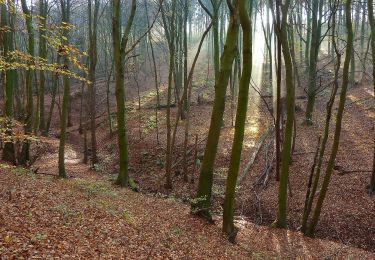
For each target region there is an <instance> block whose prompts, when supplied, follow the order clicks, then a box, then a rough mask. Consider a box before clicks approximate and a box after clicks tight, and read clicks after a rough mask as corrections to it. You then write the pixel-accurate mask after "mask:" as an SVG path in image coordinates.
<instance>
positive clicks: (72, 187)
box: [0, 139, 375, 259]
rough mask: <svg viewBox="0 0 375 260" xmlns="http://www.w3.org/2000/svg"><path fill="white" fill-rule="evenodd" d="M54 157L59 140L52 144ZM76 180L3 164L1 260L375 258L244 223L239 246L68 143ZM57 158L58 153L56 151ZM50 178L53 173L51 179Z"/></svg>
mask: <svg viewBox="0 0 375 260" xmlns="http://www.w3.org/2000/svg"><path fill="white" fill-rule="evenodd" d="M44 141H45V142H49V144H50V146H49V147H50V149H51V150H50V152H53V151H55V152H57V147H58V141H56V140H51V139H46V140H44ZM67 150H68V152H67V156H66V160H67V170H68V172H69V176H70V178H68V179H65V180H61V179H58V178H56V177H57V176H56V175H54V174H53V173H56V171H57V168H56V162H57V161H56V160H57V157H56V156H50V157H48V158H44V160H43V161H44V164H45V165H46V166H49V167H51V168H50V170H51V171H50V172H48V173H46V172H41V171H40V172H38V174H35V173H34V172H33V171H31V170H26V169H24V168H17V167H11V166H7V165H5V164H1V168H0V172H1V174H0V187H1V189H0V203H1V208H0V258H1V259H29V258H42V259H51V258H55V257H58V258H63V259H75V258H89V259H99V258H101V259H102V258H104V259H110V258H117V259H119V258H127V259H273V258H274V259H279V258H282V259H295V258H303V259H307V258H309V259H316V258H319V259H333V258H336V259H337V258H338V259H340V258H356V259H374V257H375V254H373V253H371V252H366V251H363V250H360V249H357V248H353V247H349V246H345V245H343V244H339V243H335V242H331V241H328V240H321V239H311V238H307V237H304V236H302V235H301V234H300V233H297V232H292V231H288V230H280V229H272V228H269V227H262V226H258V225H255V224H252V223H250V222H244V221H241V220H237V221H236V223H237V225H239V226H240V227H241V229H240V232H239V235H238V240H237V244H235V245H233V244H231V243H229V242H227V241H226V239H225V238H224V237H223V236H222V234H221V231H220V219H217V221H216V225H210V224H207V223H206V222H205V221H203V220H201V219H199V218H196V217H194V216H192V215H191V214H190V212H189V206H188V205H184V204H182V203H180V202H179V201H177V200H175V199H173V198H170V197H167V198H166V197H163V196H156V195H151V194H142V193H136V192H133V191H131V190H129V189H121V188H118V187H116V186H114V185H112V183H111V182H110V181H109V180H108V176H107V175H103V174H98V173H97V172H95V171H92V170H91V169H90V168H89V167H88V166H87V165H84V164H82V163H81V162H80V160H79V158H77V157H76V154H75V153H74V149H72V147H71V146H68V149H67ZM52 154H55V155H56V153H52ZM47 174H52V176H51V175H47Z"/></svg>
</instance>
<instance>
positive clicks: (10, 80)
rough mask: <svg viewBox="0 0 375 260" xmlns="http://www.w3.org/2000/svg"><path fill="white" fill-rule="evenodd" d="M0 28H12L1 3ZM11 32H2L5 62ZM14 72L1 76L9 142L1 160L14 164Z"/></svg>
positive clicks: (9, 46)
mask: <svg viewBox="0 0 375 260" xmlns="http://www.w3.org/2000/svg"><path fill="white" fill-rule="evenodd" d="M0 8H1V27H3V28H4V27H6V26H10V27H11V28H13V26H12V24H10V22H9V13H8V10H7V6H6V4H5V3H2V4H1V6H0ZM13 32H14V30H10V31H7V32H2V33H1V37H2V44H3V48H4V49H3V50H4V56H5V57H6V61H8V54H9V52H12V51H13V50H14V45H13ZM16 73H17V71H16V70H7V71H6V72H5V73H4V74H3V75H5V81H4V80H3V82H4V83H5V85H4V92H5V93H4V94H5V95H4V97H5V111H4V112H5V117H6V124H5V127H6V129H7V131H6V135H7V136H9V138H10V140H7V142H5V144H4V149H3V160H4V161H6V162H10V163H15V154H14V144H13V139H12V120H13V90H14V84H15V79H16Z"/></svg>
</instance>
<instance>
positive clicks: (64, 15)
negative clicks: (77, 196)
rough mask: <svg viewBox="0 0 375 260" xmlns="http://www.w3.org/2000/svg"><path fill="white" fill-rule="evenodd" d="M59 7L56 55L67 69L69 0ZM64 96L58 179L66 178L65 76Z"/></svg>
mask: <svg viewBox="0 0 375 260" xmlns="http://www.w3.org/2000/svg"><path fill="white" fill-rule="evenodd" d="M60 6H61V23H62V25H63V27H64V28H63V41H62V43H63V45H62V46H61V49H60V50H59V53H58V55H61V56H63V57H64V68H65V69H66V70H68V69H69V57H68V50H67V48H68V45H69V26H68V25H69V23H70V8H71V3H70V0H60ZM63 81H64V94H63V101H62V107H61V118H60V144H59V177H60V178H66V171H65V142H66V128H67V123H68V113H69V111H68V109H69V108H68V106H69V103H70V101H69V100H70V79H69V77H68V76H67V75H65V76H64V80H63Z"/></svg>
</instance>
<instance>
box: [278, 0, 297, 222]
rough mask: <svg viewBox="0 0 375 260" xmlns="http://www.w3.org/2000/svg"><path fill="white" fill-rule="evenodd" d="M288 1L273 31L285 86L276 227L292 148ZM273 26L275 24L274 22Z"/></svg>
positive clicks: (282, 215) (283, 208) (283, 211)
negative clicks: (276, 39) (277, 43)
mask: <svg viewBox="0 0 375 260" xmlns="http://www.w3.org/2000/svg"><path fill="white" fill-rule="evenodd" d="M289 6H290V1H289V0H287V1H285V3H284V5H282V7H281V9H282V12H281V13H282V20H281V29H280V30H278V29H276V30H275V32H276V34H277V37H278V38H279V39H280V41H281V45H282V49H283V57H284V63H285V86H286V114H287V118H286V123H285V133H284V138H283V140H284V141H283V150H282V153H281V172H280V183H279V199H278V213H277V219H276V221H275V226H276V227H281V228H284V227H286V224H287V223H286V222H287V193H288V178H289V162H290V153H291V148H292V136H293V123H294V112H295V111H294V110H295V108H294V99H295V86H294V77H293V63H292V58H291V53H290V47H289V42H288V24H287V21H288V20H287V18H288V12H289ZM275 28H277V27H276V24H275Z"/></svg>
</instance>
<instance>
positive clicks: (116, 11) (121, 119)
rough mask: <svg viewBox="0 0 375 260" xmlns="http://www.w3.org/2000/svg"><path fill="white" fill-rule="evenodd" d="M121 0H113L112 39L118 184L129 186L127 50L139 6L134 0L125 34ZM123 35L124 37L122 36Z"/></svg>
mask: <svg viewBox="0 0 375 260" xmlns="http://www.w3.org/2000/svg"><path fill="white" fill-rule="evenodd" d="M120 3H121V1H120V0H112V39H113V53H114V54H113V58H114V64H115V78H116V101H117V132H118V144H119V152H120V162H119V163H120V172H119V174H118V177H117V180H116V184H118V185H120V186H121V187H124V186H127V185H128V183H129V175H128V162H129V158H128V157H129V156H128V140H127V135H126V119H125V116H126V113H125V87H124V84H125V78H124V76H125V75H124V73H125V67H124V65H125V64H124V63H125V52H126V47H127V43H128V39H129V35H130V31H131V27H132V24H133V21H134V16H135V11H136V7H137V1H136V0H132V7H131V10H130V16H129V18H128V20H127V23H126V28H125V31H124V33H123V34H121V28H120V25H121V23H120V19H121V18H120V13H121V6H120ZM121 35H122V39H120V36H121Z"/></svg>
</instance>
